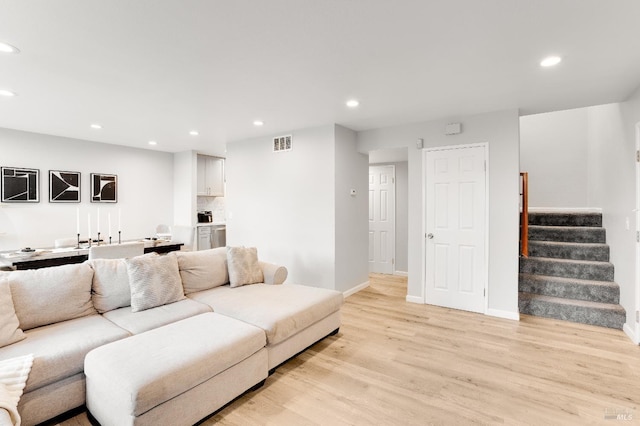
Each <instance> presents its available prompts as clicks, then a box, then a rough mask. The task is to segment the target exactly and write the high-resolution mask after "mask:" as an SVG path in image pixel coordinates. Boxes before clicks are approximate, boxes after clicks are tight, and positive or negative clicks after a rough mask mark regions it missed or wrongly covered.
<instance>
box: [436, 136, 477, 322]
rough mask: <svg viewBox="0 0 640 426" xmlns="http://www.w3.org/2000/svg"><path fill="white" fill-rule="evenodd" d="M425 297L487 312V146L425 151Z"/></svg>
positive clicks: (440, 304) (473, 310)
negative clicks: (485, 294) (485, 297)
mask: <svg viewBox="0 0 640 426" xmlns="http://www.w3.org/2000/svg"><path fill="white" fill-rule="evenodd" d="M424 167H425V169H424V170H425V231H426V235H425V238H426V250H425V252H426V261H425V264H426V271H425V294H426V302H427V303H429V304H433V305H439V306H446V307H449V308H455V309H462V310H465V311H472V312H484V306H485V303H484V291H485V285H486V264H485V255H486V254H485V236H486V230H485V227H486V225H485V220H486V198H485V194H486V171H485V147H484V146H473V147H461V148H452V149H442V150H429V151H425V154H424Z"/></svg>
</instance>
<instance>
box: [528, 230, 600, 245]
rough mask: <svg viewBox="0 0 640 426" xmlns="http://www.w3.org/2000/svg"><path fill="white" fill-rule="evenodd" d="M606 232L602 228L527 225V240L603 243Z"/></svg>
mask: <svg viewBox="0 0 640 426" xmlns="http://www.w3.org/2000/svg"><path fill="white" fill-rule="evenodd" d="M606 239H607V234H606V231H605V229H604V228H557V229H554V228H553V227H546V228H539V227H534V226H531V227H529V241H559V242H567V243H598V244H604V243H605V242H606Z"/></svg>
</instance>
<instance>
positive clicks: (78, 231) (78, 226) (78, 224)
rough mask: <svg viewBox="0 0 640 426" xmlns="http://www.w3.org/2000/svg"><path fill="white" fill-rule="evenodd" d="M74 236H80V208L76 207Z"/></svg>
mask: <svg viewBox="0 0 640 426" xmlns="http://www.w3.org/2000/svg"><path fill="white" fill-rule="evenodd" d="M76 234H78V235H80V207H76Z"/></svg>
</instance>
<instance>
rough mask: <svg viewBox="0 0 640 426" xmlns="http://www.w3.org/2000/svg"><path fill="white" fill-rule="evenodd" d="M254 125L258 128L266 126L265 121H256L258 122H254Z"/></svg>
mask: <svg viewBox="0 0 640 426" xmlns="http://www.w3.org/2000/svg"><path fill="white" fill-rule="evenodd" d="M253 125H254V126H258V127H260V126H264V121H262V120H256V121H254V122H253Z"/></svg>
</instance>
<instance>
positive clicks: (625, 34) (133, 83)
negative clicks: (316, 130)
mask: <svg viewBox="0 0 640 426" xmlns="http://www.w3.org/2000/svg"><path fill="white" fill-rule="evenodd" d="M638 17H640V1H638V0H615V1H605V0H482V1H479V0H440V1H433V0H414V1H410V0H394V1H389V0H233V1H231V0H230V1H215V0H136V1H131V0H109V1H104V0H56V1H51V0H28V1H27V0H25V1H19V0H0V41H5V42H8V43H10V44H13V45H14V46H16V47H18V48H19V49H20V50H21V53H20V54H18V55H9V54H0V89H9V90H12V91H15V92H16V93H17V94H18V96H16V97H14V98H4V97H0V127H6V128H12V129H20V130H27V131H32V132H39V133H47V134H53V135H60V136H67V137H72V138H79V139H86V140H92V141H99V142H107V143H114V144H121V145H130V146H137V147H143V148H148V147H149V146H148V145H147V141H149V140H151V139H153V140H157V141H158V146H157V147H155V148H153V149H158V150H165V151H182V150H186V149H198V150H201V151H204V152H210V153H220V152H221V151H222V152H223V150H224V144H225V143H226V142H230V141H234V140H238V139H243V138H248V137H255V136H259V135H274V134H279V133H282V132H289V131H291V130H294V129H298V128H306V127H311V126H317V125H325V124H330V123H338V124H341V125H344V126H346V127H349V128H352V129H354V130H363V129H370V128H376V127H383V126H389V125H395V124H402V123H407V122H415V121H425V120H431V119H436V118H445V117H450V116H455V115H466V114H474V113H482V112H486V111H494V110H500V109H507V108H520V110H521V113H522V114H531V113H537V112H546V111H552V110H560V109H568V108H575V107H582V106H588V105H595V104H603V103H609V102H616V101H621V100H624V99H625V98H626V97H627V96H628V95H629V94H630V93H631V92H632V91H633V90H634V89H635V88H636V87H637V86H638V85H640V20H638ZM549 54H559V55H561V56H563V58H564V60H563V62H562V63H561V64H560V65H559V66H558V67H556V68H554V69H542V68H540V67H539V66H538V63H539V61H540V60H541V59H542V58H543V57H544V56H546V55H549ZM351 97H355V98H357V99H359V100H360V102H361V105H360V107H359V108H357V109H355V110H351V109H349V108H347V107H346V106H345V105H344V103H345V101H346V100H347V99H349V98H351ZM255 119H262V120H264V121H265V125H264V126H263V127H261V128H256V127H254V126H253V125H252V122H253V121H254V120H255ZM91 123H100V124H102V125H103V126H104V128H103V129H102V130H93V129H91V128H89V125H90V124H91ZM192 129H197V130H198V131H199V132H200V136H198V137H193V136H189V134H188V132H189V130H192Z"/></svg>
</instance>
